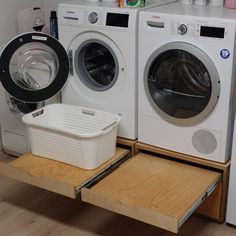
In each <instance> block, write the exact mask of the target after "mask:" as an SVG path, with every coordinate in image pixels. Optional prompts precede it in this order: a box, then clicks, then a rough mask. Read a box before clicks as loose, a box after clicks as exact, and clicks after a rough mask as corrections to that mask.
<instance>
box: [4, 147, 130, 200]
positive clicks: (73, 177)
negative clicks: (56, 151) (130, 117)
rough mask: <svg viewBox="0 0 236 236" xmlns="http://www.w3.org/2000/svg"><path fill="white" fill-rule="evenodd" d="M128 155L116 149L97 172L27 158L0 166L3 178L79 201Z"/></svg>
mask: <svg viewBox="0 0 236 236" xmlns="http://www.w3.org/2000/svg"><path fill="white" fill-rule="evenodd" d="M128 153H129V151H128V150H126V149H121V148H117V151H116V155H115V156H114V157H113V158H112V159H110V160H109V161H107V162H106V163H105V164H103V165H102V166H100V167H99V168H97V169H95V170H84V169H80V168H77V167H74V166H71V165H67V164H65V163H62V162H57V161H54V160H50V159H47V158H43V157H38V156H34V155H32V154H31V153H28V154H25V155H23V156H21V157H19V158H17V159H15V160H13V161H11V162H9V163H0V174H2V175H5V176H8V177H10V178H13V179H16V180H18V181H21V182H25V183H28V184H31V185H34V186H37V187H40V188H43V189H47V190H49V191H52V192H56V193H59V194H62V195H65V196H68V197H70V198H76V195H77V193H78V192H80V189H81V188H82V187H83V186H85V185H88V183H90V182H92V181H95V180H96V179H98V178H99V176H102V175H103V174H106V173H107V172H109V170H110V171H112V170H113V169H114V168H115V166H116V165H117V163H121V162H122V160H123V159H125V158H126V157H127V156H128Z"/></svg>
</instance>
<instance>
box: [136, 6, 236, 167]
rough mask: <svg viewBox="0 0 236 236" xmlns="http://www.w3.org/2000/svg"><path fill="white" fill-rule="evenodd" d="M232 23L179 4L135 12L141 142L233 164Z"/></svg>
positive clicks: (213, 10)
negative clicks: (231, 159) (136, 17)
mask: <svg viewBox="0 0 236 236" xmlns="http://www.w3.org/2000/svg"><path fill="white" fill-rule="evenodd" d="M235 19H236V12H235V10H230V9H226V8H222V7H211V6H204V7H200V6H194V5H190V6H188V5H182V4H180V3H173V4H170V5H167V6H161V7H159V8H152V9H149V10H147V11H142V12H141V13H140V20H139V100H138V101H139V126H138V132H139V134H138V140H139V141H140V142H143V143H146V144H150V145H153V146H156V147H159V148H163V149H168V150H171V151H176V152H180V153H184V154H188V155H191V156H195V157H199V158H204V159H208V160H212V161H217V162H222V163H224V162H226V161H227V160H228V159H229V158H230V156H231V145H232V131H233V115H232V96H231V95H232V92H233V88H234V78H235V28H236V21H235Z"/></svg>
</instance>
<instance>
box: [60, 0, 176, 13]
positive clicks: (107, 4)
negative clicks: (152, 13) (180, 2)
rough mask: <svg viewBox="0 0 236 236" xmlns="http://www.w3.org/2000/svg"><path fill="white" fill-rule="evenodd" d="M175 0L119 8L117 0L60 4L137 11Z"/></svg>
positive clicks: (159, 0)
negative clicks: (140, 6) (111, 0)
mask: <svg viewBox="0 0 236 236" xmlns="http://www.w3.org/2000/svg"><path fill="white" fill-rule="evenodd" d="M175 1H176V0H146V2H145V7H142V8H120V7H119V5H118V2H102V1H98V2H89V0H88V1H86V0H76V1H70V2H65V3H60V6H67V7H70V6H71V7H81V6H84V7H103V8H112V9H114V8H115V9H120V10H124V11H139V10H144V9H148V8H150V7H154V6H160V5H165V4H169V3H172V2H175Z"/></svg>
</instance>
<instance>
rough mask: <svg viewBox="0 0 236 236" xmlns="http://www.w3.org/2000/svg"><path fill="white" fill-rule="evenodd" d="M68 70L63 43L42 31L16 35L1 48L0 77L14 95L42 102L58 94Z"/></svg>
mask: <svg viewBox="0 0 236 236" xmlns="http://www.w3.org/2000/svg"><path fill="white" fill-rule="evenodd" d="M68 73H69V60H68V56H67V53H66V51H65V49H64V48H63V46H62V45H61V44H60V43H59V42H58V41H57V40H56V39H55V38H53V37H51V36H49V35H47V34H44V33H26V34H22V35H20V36H17V37H16V38H14V39H13V40H12V41H10V42H9V43H8V44H7V45H6V47H5V48H4V49H3V51H2V54H1V58H0V79H1V82H2V85H3V87H4V88H5V89H6V91H7V92H8V93H9V94H10V95H11V96H13V97H14V98H16V99H18V100H20V101H23V102H29V103H35V102H41V101H44V100H47V99H49V98H51V97H53V96H54V95H55V94H57V93H58V92H59V91H60V90H61V89H62V87H63V85H64V84H65V82H66V80H67V77H68Z"/></svg>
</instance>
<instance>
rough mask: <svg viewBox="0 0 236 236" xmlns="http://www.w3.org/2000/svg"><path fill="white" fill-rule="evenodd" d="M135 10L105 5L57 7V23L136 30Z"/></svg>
mask: <svg viewBox="0 0 236 236" xmlns="http://www.w3.org/2000/svg"><path fill="white" fill-rule="evenodd" d="M136 19H137V11H131V10H130V9H128V10H127V9H121V8H118V9H116V8H105V7H94V6H93V7H91V6H86V7H83V6H79V7H75V8H73V7H67V6H65V7H62V6H60V7H59V14H58V23H59V24H61V25H72V26H80V27H87V26H89V27H90V26H93V27H99V28H100V27H104V28H108V27H109V29H114V30H125V31H127V30H128V31H136Z"/></svg>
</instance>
